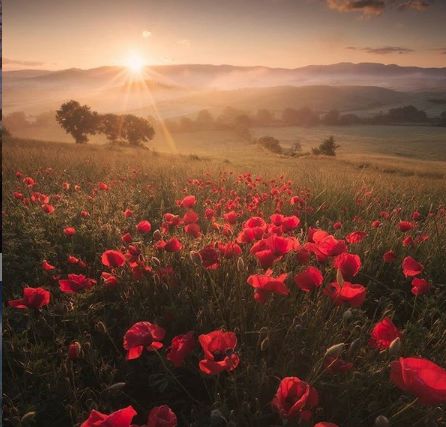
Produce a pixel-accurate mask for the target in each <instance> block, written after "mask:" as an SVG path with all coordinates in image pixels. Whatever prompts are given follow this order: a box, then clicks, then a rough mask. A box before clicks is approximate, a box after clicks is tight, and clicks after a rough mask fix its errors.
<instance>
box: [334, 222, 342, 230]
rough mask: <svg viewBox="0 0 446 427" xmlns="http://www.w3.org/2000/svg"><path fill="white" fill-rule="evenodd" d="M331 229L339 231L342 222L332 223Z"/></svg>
mask: <svg viewBox="0 0 446 427" xmlns="http://www.w3.org/2000/svg"><path fill="white" fill-rule="evenodd" d="M333 228H334V229H335V230H339V229H341V228H342V222H341V221H336V222H334V223H333Z"/></svg>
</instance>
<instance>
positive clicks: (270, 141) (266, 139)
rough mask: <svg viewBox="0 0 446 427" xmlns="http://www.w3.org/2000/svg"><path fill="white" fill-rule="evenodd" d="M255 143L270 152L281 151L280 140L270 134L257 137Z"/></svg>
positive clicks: (279, 152) (278, 152)
mask: <svg viewBox="0 0 446 427" xmlns="http://www.w3.org/2000/svg"><path fill="white" fill-rule="evenodd" d="M257 143H258V144H259V145H261V146H262V147H264V148H266V149H267V150H268V151H271V152H272V153H277V154H281V153H282V147H281V146H280V141H279V140H278V139H276V138H274V137H272V136H262V137H261V138H259V139H258V141H257Z"/></svg>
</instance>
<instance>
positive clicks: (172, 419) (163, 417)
mask: <svg viewBox="0 0 446 427" xmlns="http://www.w3.org/2000/svg"><path fill="white" fill-rule="evenodd" d="M177 423H178V421H177V416H176V415H175V412H173V411H172V409H170V408H169V407H168V406H167V405H161V406H157V407H155V408H153V409H152V410H151V411H150V413H149V418H148V419H147V427H176V426H177Z"/></svg>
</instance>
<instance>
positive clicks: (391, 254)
mask: <svg viewBox="0 0 446 427" xmlns="http://www.w3.org/2000/svg"><path fill="white" fill-rule="evenodd" d="M395 260H396V255H395V252H393V251H392V249H390V250H389V251H387V252H386V253H385V254H384V255H383V261H384V262H387V263H391V262H393V261H395Z"/></svg>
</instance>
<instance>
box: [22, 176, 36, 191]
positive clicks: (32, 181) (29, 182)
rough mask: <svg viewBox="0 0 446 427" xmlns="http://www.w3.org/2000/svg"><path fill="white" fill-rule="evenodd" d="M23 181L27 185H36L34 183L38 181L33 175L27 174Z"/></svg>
mask: <svg viewBox="0 0 446 427" xmlns="http://www.w3.org/2000/svg"><path fill="white" fill-rule="evenodd" d="M23 183H24V184H25V185H26V186H27V187H30V188H31V187H34V185H36V181H34V180H33V179H32V178H31V177H29V176H27V177H26V178H23Z"/></svg>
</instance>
